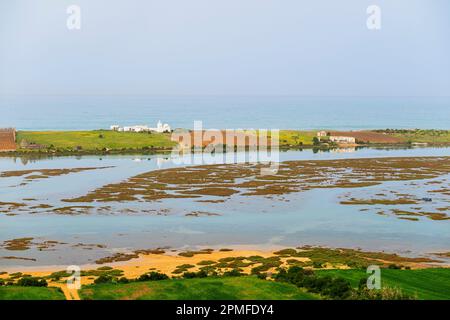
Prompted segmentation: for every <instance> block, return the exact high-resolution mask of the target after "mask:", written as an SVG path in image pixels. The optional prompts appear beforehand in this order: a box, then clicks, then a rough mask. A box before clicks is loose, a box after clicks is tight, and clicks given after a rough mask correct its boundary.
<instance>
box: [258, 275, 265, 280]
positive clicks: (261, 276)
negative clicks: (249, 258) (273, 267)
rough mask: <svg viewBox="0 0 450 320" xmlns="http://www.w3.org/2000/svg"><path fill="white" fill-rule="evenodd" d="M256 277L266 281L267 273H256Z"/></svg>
mask: <svg viewBox="0 0 450 320" xmlns="http://www.w3.org/2000/svg"><path fill="white" fill-rule="evenodd" d="M257 277H258V279H261V280H266V278H267V273H258V274H257Z"/></svg>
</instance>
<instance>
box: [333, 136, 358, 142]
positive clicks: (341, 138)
mask: <svg viewBox="0 0 450 320" xmlns="http://www.w3.org/2000/svg"><path fill="white" fill-rule="evenodd" d="M330 141H332V142H336V143H353V144H354V143H356V139H355V138H354V137H344V136H330Z"/></svg>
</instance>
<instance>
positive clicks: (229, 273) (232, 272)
mask: <svg viewBox="0 0 450 320" xmlns="http://www.w3.org/2000/svg"><path fill="white" fill-rule="evenodd" d="M223 275H224V276H225V277H240V276H242V275H243V273H241V271H239V269H233V270H230V271H226V272H224V273H223Z"/></svg>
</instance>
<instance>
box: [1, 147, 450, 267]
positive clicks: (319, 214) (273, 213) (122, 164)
mask: <svg viewBox="0 0 450 320" xmlns="http://www.w3.org/2000/svg"><path fill="white" fill-rule="evenodd" d="M338 151H342V152H338ZM394 156H395V157H398V156H407V157H415V156H450V148H412V149H393V150H388V149H371V148H364V149H360V150H356V151H353V152H351V150H348V149H347V150H337V151H335V152H318V153H314V152H313V151H312V150H304V151H287V152H282V153H281V154H280V161H286V160H306V159H341V158H373V157H394ZM174 157H175V156H171V155H168V156H164V155H154V156H142V155H140V156H127V155H120V156H82V157H55V158H43V159H35V160H30V159H26V158H0V171H9V170H27V169H44V168H79V167H99V166H114V168H109V169H103V170H102V171H101V172H99V171H97V170H95V171H86V172H80V173H75V174H69V175H65V176H58V177H51V178H49V179H43V180H34V181H31V182H29V183H28V184H27V185H23V186H21V185H20V182H21V178H17V177H16V178H15V177H10V178H0V201H4V202H7V201H11V202H22V201H23V199H25V198H35V199H36V203H48V204H52V205H55V206H63V205H67V203H66V204H64V203H63V202H60V200H61V199H63V198H65V197H73V196H76V195H83V194H85V193H87V192H88V191H90V190H93V189H95V188H97V187H100V186H103V185H105V184H107V183H113V182H118V181H121V180H124V179H126V178H128V177H130V176H133V175H136V174H139V173H143V172H147V171H150V170H156V169H164V168H171V167H174V166H179V165H183V164H182V163H181V164H180V163H179V161H174V160H175V158H174ZM177 160H179V159H177ZM175 162H176V163H175ZM441 179H446V180H447V183H448V181H450V176H448V175H447V176H444V177H441ZM386 187H391V188H394V189H395V190H397V191H399V192H408V190H405V186H404V185H402V182H401V181H400V182H388V183H383V184H382V185H381V186H373V187H366V188H361V189H352V190H349V189H340V188H336V189H314V190H310V191H306V192H301V193H296V194H291V195H285V196H283V197H282V199H281V200H280V201H278V200H273V199H272V200H271V199H267V198H264V197H234V196H232V197H231V199H230V200H227V201H226V202H225V203H199V202H196V201H195V199H166V200H164V201H159V202H145V203H142V202H139V203H135V204H131V206H132V207H133V205H134V208H135V209H137V211H139V209H151V210H156V211H164V212H165V214H164V215H155V214H148V213H146V214H139V213H116V214H89V215H85V214H82V215H75V216H67V215H57V214H54V213H45V212H43V213H35V214H30V213H27V212H20V213H19V214H18V215H16V216H6V215H4V214H2V215H0V228H1V232H0V242H3V241H5V240H10V239H16V238H22V237H33V238H35V241H41V242H42V241H48V240H52V241H60V242H64V243H66V245H62V246H61V247H56V248H55V249H54V250H53V249H52V250H43V251H39V250H38V249H36V248H32V249H30V250H27V251H15V252H11V251H8V250H5V249H3V248H0V257H2V256H11V255H14V256H16V257H26V258H34V259H36V261H35V262H32V261H22V260H9V259H0V266H1V267H2V268H3V269H5V270H6V269H8V268H18V267H21V266H43V265H68V264H86V263H92V262H93V261H94V260H95V259H98V258H99V257H103V256H107V255H111V254H112V253H114V252H117V251H124V250H125V251H126V250H130V251H132V250H135V249H147V248H156V247H172V248H177V249H192V248H198V247H212V248H220V247H230V246H233V247H252V248H261V249H270V248H279V247H287V246H299V245H325V246H331V247H349V248H356V247H360V248H363V249H366V250H375V251H380V250H386V251H389V252H398V253H401V254H403V255H414V256H417V255H427V254H430V253H432V252H440V251H448V250H449V249H450V221H448V220H446V221H434V220H430V219H426V218H424V219H420V221H406V220H399V219H397V218H396V217H392V216H380V215H377V214H374V213H372V212H361V211H360V210H359V209H360V206H343V205H340V204H339V198H340V197H342V196H343V195H344V194H345V193H347V192H349V191H351V192H355V193H358V192H360V193H361V192H362V193H366V192H369V193H376V192H379V191H380V190H382V189H383V188H386ZM423 188H424V189H423V190H416V192H419V194H420V192H426V188H432V186H428V187H423ZM103 205H105V203H104V204H103ZM106 205H108V203H106ZM126 205H127V207H130V204H126ZM421 205H422V206H424V207H426V204H421ZM442 205H443V206H445V205H448V202H445V201H444V202H443V203H442ZM117 208H120V204H118V207H117ZM197 210H199V211H204V212H211V213H217V214H220V216H202V217H187V216H185V214H186V213H190V212H193V211H197ZM78 243H83V244H103V245H106V248H97V249H94V250H92V248H91V249H89V250H86V248H84V249H83V248H82V247H77V246H76V245H75V246H74V244H78Z"/></svg>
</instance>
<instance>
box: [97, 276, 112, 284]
mask: <svg viewBox="0 0 450 320" xmlns="http://www.w3.org/2000/svg"><path fill="white" fill-rule="evenodd" d="M112 280H113V278H112V277H110V276H107V275H101V276H99V277H98V278H97V279H95V280H94V283H95V284H101V283H111V282H112Z"/></svg>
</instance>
